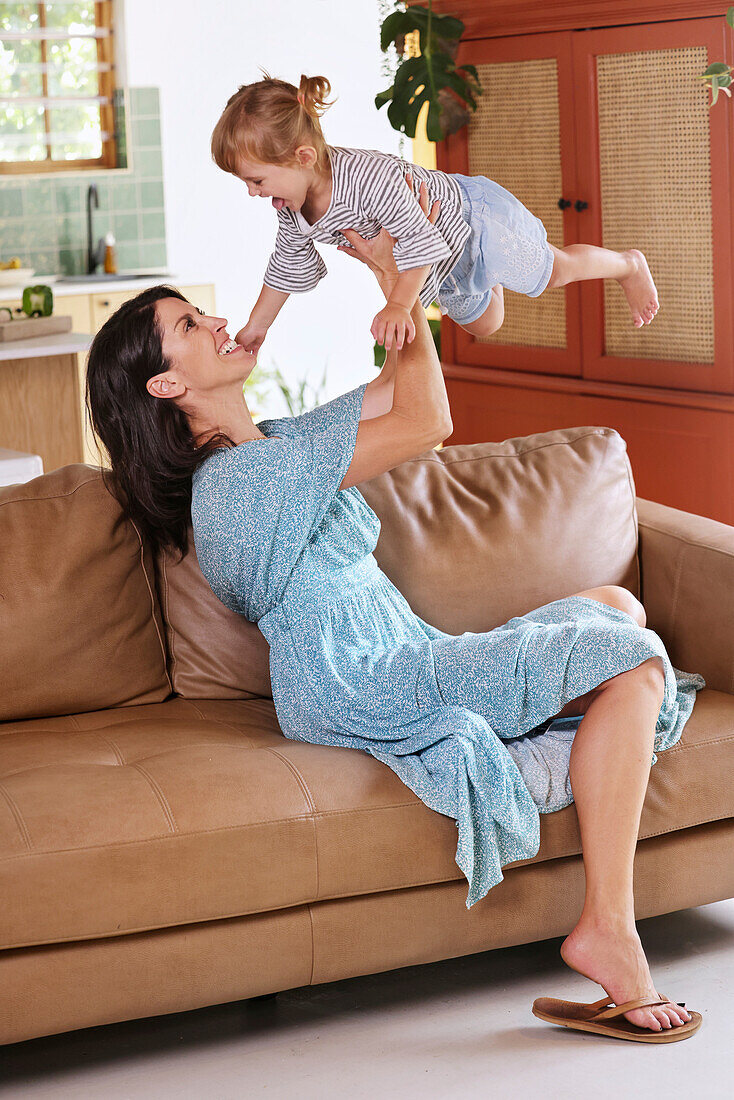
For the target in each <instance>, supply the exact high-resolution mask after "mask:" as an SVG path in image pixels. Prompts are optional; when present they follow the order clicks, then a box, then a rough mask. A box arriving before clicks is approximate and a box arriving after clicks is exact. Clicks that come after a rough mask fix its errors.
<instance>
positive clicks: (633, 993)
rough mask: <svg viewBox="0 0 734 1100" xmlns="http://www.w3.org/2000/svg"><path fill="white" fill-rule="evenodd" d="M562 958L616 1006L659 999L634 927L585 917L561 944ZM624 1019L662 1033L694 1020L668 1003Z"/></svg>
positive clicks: (632, 1013)
mask: <svg viewBox="0 0 734 1100" xmlns="http://www.w3.org/2000/svg"><path fill="white" fill-rule="evenodd" d="M561 958H562V959H563V961H564V962H565V963H566V965H567V966H570V967H571V969H572V970H577V971H578V972H579V974H583V975H584V977H586V978H591V979H592V981H595V982H598V983H599V985H600V986H602V988H603V989H604V990H605V991H606V993H607V994H608V995H609V996H610V997H611V998H612V1000H613V1001H614V1003H615V1004H623V1003H624V1001H632V1000H634V999H635V998H637V997H646V996H648V995H649V996H651V997H658V996H659V994H658V993H657V991H656V989H655V986H654V985H653V982H652V977H651V975H650V968H649V966H648V965H647V959H646V958H645V953H644V951H643V950H642V944H641V943H640V937H639V936H638V934H637V930H636V928H635V926H634V924H632V925H631V926H628V925H626V924H620V925H617V924H613V923H611V922H610V923H608V924H602V923H600V922H599V921H596V920H594V919H590V918H584V917H583V916H582V917H581V919H580V920H579V923H578V924H577V925H576V927H575V928H574V930H573V932H571V934H570V936H567V937H566V939H565V940H564V941H563V943H562V944H561ZM625 1018H626V1019H627V1020H629V1021H630V1023H633V1024H636V1025H637V1027H647V1028H650V1029H651V1030H652V1031H662V1030H663V1029H664V1028H671V1027H679V1026H680V1025H681V1024H683V1023H685V1022H686V1021H687V1020H690V1019H691V1016H690V1013H688V1012H686V1010H685V1008H681V1007H680V1006H679V1005H676V1004H672V1003H667V1004H665V1005H660V1007H658V1008H638V1009H635V1010H634V1011H633V1012H625Z"/></svg>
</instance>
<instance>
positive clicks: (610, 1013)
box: [589, 997, 668, 1020]
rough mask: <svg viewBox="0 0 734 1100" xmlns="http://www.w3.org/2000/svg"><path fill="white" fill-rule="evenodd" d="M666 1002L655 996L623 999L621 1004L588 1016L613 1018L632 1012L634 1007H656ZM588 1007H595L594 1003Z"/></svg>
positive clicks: (603, 1018)
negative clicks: (631, 999) (629, 999)
mask: <svg viewBox="0 0 734 1100" xmlns="http://www.w3.org/2000/svg"><path fill="white" fill-rule="evenodd" d="M664 1004H668V1001H667V1000H665V999H663V1000H660V999H659V998H657V997H636V998H635V999H634V1000H633V1001H625V1002H624V1004H621V1005H612V1006H611V1008H603V1009H602V1010H601V1011H600V1012H596V1013H595V1014H594V1015H593V1016H590V1017H589V1019H591V1020H614V1019H615V1018H616V1017H617V1016H624V1014H625V1012H633V1011H634V1010H635V1009H636V1008H656V1007H659V1006H660V1005H664ZM589 1007H591V1008H595V1007H596V1006H595V1005H590V1006H589Z"/></svg>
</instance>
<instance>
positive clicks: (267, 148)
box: [212, 74, 658, 352]
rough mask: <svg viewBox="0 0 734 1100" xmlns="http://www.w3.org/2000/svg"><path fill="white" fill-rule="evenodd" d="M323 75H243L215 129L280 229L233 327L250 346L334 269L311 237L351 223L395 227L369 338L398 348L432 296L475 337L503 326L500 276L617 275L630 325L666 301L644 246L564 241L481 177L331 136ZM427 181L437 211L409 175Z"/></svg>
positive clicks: (522, 281) (329, 237) (562, 278)
mask: <svg viewBox="0 0 734 1100" xmlns="http://www.w3.org/2000/svg"><path fill="white" fill-rule="evenodd" d="M330 91H331V86H330V84H329V82H328V80H326V78H325V77H323V76H314V77H306V76H302V77H301V81H300V86H299V88H295V87H294V85H293V84H288V83H287V82H286V81H283V80H276V79H273V78H271V77H270V76H268V75H267V74H266V75H265V77H264V78H263V79H262V80H260V81H257V82H256V83H254V84H248V85H245V86H242V87H240V89H239V91H237V92H236V93H235V94H234V95H233V96H231V98H230V99H229V101H228V102H227V106H226V107H225V109H224V112H223V114H222V116H221V118H220V119H219V121H218V122H217V124H216V126H215V128H214V132H213V134H212V156H213V158H214V160H215V162H216V163H217V165H218V166H219V167H220V168H222V169H223V170H224V171H225V172H230V173H232V175H235V176H237V177H239V179H241V180H243V182H244V183H246V185H247V189H248V191H249V193H250V195H252V196H254V197H260V198H269V199H270V200H271V202H272V205H273V207H274V208H275V210H276V213H277V218H278V233H277V237H276V241H275V249H274V251H273V253H272V255H271V257H270V260H269V262H268V265H267V268H266V270H265V275H264V279H263V287H262V290H261V292H260V295H259V297H258V300H257V302H256V303H255V306H254V308H253V310H252V312H251V314H250V318H249V320H248V322H247V324H246V325H245V326H244V328H242V329H240V331H239V332H238V333H237V336H236V338H235V339H236V340H237V341H238V343H240V344H242V345H243V346H244V347H245V348H247V349H248V350H250V351H254V352H256V351H257V350H258V349H259V348H260V345H261V344H262V342H263V340H264V339H265V335H266V333H267V331H268V329H269V328H270V326H271V325H272V323H273V321H274V320H275V318H276V317H277V315H278V313H279V312H280V310H281V308H282V306H283V305H284V303H285V302H286V301H287V299H288V296H289V295H290V294H292V293H293V292H296V293H298V292H302V291H306V290H313V288H314V287H315V286H316V285H317V283H318V282H319V281H320V280H321V279H322V278H323V277H324V275H325V274H326V266H325V264H324V261H323V259H322V258H321V256H320V254H319V252H318V251H317V250H316V248H315V246H314V241H319V242H322V243H324V244H333V245H337V246H338V247H339V248H340V249H341V250H342V251H349V247H350V246H349V243H348V241H347V239H346V237H345V236H344V234H343V233H342V230H343V229H353V230H355V231H356V232H357V233H359V234H360V235H361V236H362V237H364V238H365V239H372V238H374V237H376V236H377V235H378V233H379V232H380V229H381V227H384V228H385V229H386V230H387V231H388V232H389V233H390V234H391V236H392V237H394V238H395V245H394V248H393V254H394V256H395V263H396V266H397V269H398V272H399V276H398V278H397V280H396V283H395V287H394V290H393V292H392V294H391V295H390V298H389V299H388V301H387V302H386V303H385V306H384V307H383V309H381V310H380V312H379V313H378V314H377V316H376V317H375V319H374V321H373V322H372V328H371V331H372V335H373V337H374V338H375V340H376V341H377V342H378V343H380V344H384V345H385V348H386V349H390V348H391V347H392V346H393V344H394V345H395V346H397V347H402V346H403V343H404V341H405V340H406V339H407V340H408V341H409V342H410V341H411V340H412V339H413V338H414V336H415V327H414V325H413V322H412V320H411V317H410V311H411V309H412V307H413V305H414V303H415V300H416V298H417V297H420V300H421V302H422V303H423V305H424V306H429V305H430V304H431V303H432V302H433V301H434V300H437V301H438V304H439V306H440V309H441V312H442V313H445V314H448V316H449V317H450V318H451V319H452V320H453V321H455V322H456V323H457V324H458V325H460V326H461V327H462V328H464V329H466V331H467V332H470V333H472V335H474V336H488V335H490V334H491V333H492V332H495V331H496V330H497V329H498V328H499V327H500V325H501V324H502V321H503V318H504V306H503V297H502V292H503V287H505V288H507V289H508V290H514V291H516V292H518V293H521V294H527V295H528V296H529V297H531V298H535V297H537V296H538V295H539V294H542V292H543V291H544V290H545V289H546V288H547V287H558V286H565V285H566V284H567V283H572V282H577V281H579V280H582V279H606V278H610V279H616V280H617V281H618V282H619V284H620V286H621V287H622V289H623V290H624V293H625V295H626V296H627V301H628V303H629V306H630V310H631V313H632V318H633V322H634V324H635V327H637V328H640V327H641V326H642V325H643V324H649V323H650V321H651V320H652V319H653V317H654V316H655V314H656V313H657V310H658V298H657V292H656V290H655V284H654V282H653V280H652V276H651V275H650V270H649V268H648V266H647V261H646V260H645V257H644V256H643V254H642V253H641V252H639V251H637V249H633V248H631V249H628V250H627V251H626V252H613V251H610V250H609V249H607V248H598V247H596V246H595V245H588V244H572V245H568V246H567V247H566V248H556V247H555V246H554V245H552V244H550V243H549V242H548V240H547V233H546V229H545V226H544V225H543V223H542V222H541V221H540V219H539V218H536V217H535V215H533V214H531V213H530V211H529V210H528V209H527V208H526V207H525V206H523V204H522V203H521V202H520V201H519V200H518V199H516V198H515V197H514V195H511V194H510V192H509V191H506V190H505V188H504V187H500V185H499V184H497V183H494V182H493V181H492V180H490V179H488V178H487V177H486V176H462V175H456V174H448V173H446V172H440V171H436V170H431V169H427V168H422V167H420V166H418V165H413V164H411V165H408V164H407V163H406V162H405V161H403V160H402V159H401V158H400V157H397V156H395V155H393V154H392V153H381V152H378V151H377V150H374V149H348V148H342V147H339V146H332V145H327V143H326V141H325V139H324V135H323V133H322V131H321V124H320V121H319V119H320V115H321V114H322V113H323V112H324V110H326V108H327V107H328V106H329V105H330V104H329V102H328V101H327V99H326V97H327V96H328V95H329V93H330ZM407 171H409V172H410V173H411V174H412V177H413V181H414V182H413V187H414V188H415V191H416V193H417V192H418V190H419V188H420V184H421V182H425V183H426V186H427V188H428V197H429V202H430V205H429V209H430V208H431V207H432V206H433V203H434V201H435V200H436V199H439V200H440V205H439V213H438V218H437V219H436V222H435V224H431V222H429V220H428V218H427V217H426V215H425V214H424V213H423V211H422V210H421V208H420V206H419V204H418V202H416V201H415V199H414V197H413V194H411V191H410V189H409V188H408V187H407V186H406V183H405V174H406V172H407Z"/></svg>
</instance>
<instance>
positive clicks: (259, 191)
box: [237, 147, 315, 210]
mask: <svg viewBox="0 0 734 1100" xmlns="http://www.w3.org/2000/svg"><path fill="white" fill-rule="evenodd" d="M309 149H310V147H309ZM302 151H303V147H299V148H298V149H297V150H296V156H297V157H298V159H299V160H301V161H303V163H302V164H301V165H300V166H294V167H286V166H285V165H282V164H259V163H258V162H257V161H251V160H246V159H245V158H244V157H241V158H240V160H239V164H238V170H237V175H238V176H239V178H240V179H241V180H242V182H243V183H245V184H246V185H247V190H248V192H249V193H250V195H251V196H252V197H253V198H262V199H271V200H272V204H273V206H274V207H275V209H276V210H281V209H282V208H283V207H284V206H288V207H290V209H291V210H300V209H301V207H302V206H303V204H304V202H305V201H306V195H307V192H308V189H309V187H310V186H311V184H312V183H313V181H314V171H313V164H312V163H311V161H312V158H311V157H310V156H307V157H305V158H303V156H302V155H299V154H302ZM310 152H311V153H313V154H314V159H315V150H313V149H310Z"/></svg>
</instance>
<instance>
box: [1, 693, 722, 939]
mask: <svg viewBox="0 0 734 1100" xmlns="http://www.w3.org/2000/svg"><path fill="white" fill-rule="evenodd" d="M733 768H734V696H731V695H726V694H724V693H721V692H715V691H711V690H709V689H704V690H703V691H701V692H699V693H698V695H697V697H696V705H695V707H694V710H693V714H692V715H691V717H690V719H689V721H688V723H687V725H686V728H685V730H684V736H683V738H682V740H681V741H680V742H679V744H678V745H677V746H676V747H675V748H673V749H670V750H668V751H667V752H664V753H661V754H660V759H659V762H658V763H657V764H656V765H655V767H654V768H653V769H652V772H651V778H650V785H649V788H648V793H647V798H646V801H645V807H644V810H643V815H642V823H641V829H640V836H641V837H642V838H644V837H649V836H656V835H658V834H660V833H665V832H672V831H675V830H678V829H684V828H688V827H691V826H694V825H698V824H700V823H702V822H707V821H715V820H719V819H722V818H728V817H734V784H732V782H731V775H732V770H733ZM0 793H1V794H2V798H0V896H2V898H3V899H4V903H3V905H2V906H1V907H0V947H2V948H12V947H22V946H26V945H31V944H40V943H53V942H59V941H64V940H81V939H91V938H97V937H104V936H114V935H124V934H127V933H132V932H138V931H141V930H145V929H151V928H162V927H167V926H171V925H179V924H188V923H192V922H197V921H207V920H213V919H218V918H224V917H231V916H240V915H245V914H249V913H257V912H263V911H269V910H272V909H279V908H283V907H287V906H292V905H299V904H302V903H304V902H315V901H319V900H323V899H326V898H335V897H343V896H346V897H349V896H353V895H357V894H367V893H374V892H378V891H385V890H395V889H401V888H406V887H410V886H416V885H425V884H429V883H437V882H443V881H449V880H454V879H460V878H461V877H462V876H461V873H460V871H459V869H458V867H457V866H456V864H455V862H454V854H455V850H456V825H455V823H454V821H453V819H452V818H448V817H444V816H442V815H441V814H438V813H435V812H434V811H433V810H430V809H428V808H427V807H426V806H424V805H423V803H422V802H420V801H419V799H418V798H417V797H416V796H415V795H414V794H413V793H412V792H411V791H410V790H408V788H407V787H405V786H404V785H403V784H402V783H401V782H400V780H399V779H398V778H397V776H396V775H395V774H394V773H393V772H392V771H391V770H390V769H389V768H388V767H386V766H385V765H383V764H381V763H380V762H379V761H377V760H375V759H374V758H373V757H371V756H369V755H367V754H366V753H364V752H361V751H360V750H357V749H342V748H334V747H331V746H320V745H311V744H307V743H304V742H297V741H289V740H287V739H286V738H285V737H283V735H282V733H281V732H280V730H279V727H278V724H277V720H276V717H275V711H274V709H273V704H272V702H271V701H270V700H266V699H251V700H223V701H217V700H201V701H191V700H184V699H171V700H169V701H166V702H163V703H158V704H149V705H143V706H139V707H125V708H117V709H112V710H105V711H97V712H92V713H84V714H78V715H75V716H70V717H65V718H46V719H33V720H26V721H22V722H6V723H4V724H3V725H0ZM579 851H580V841H579V833H578V823H577V818H576V812H575V808H574V807H573V806H569V807H568V808H567V809H565V810H562V811H560V812H559V813H555V814H549V815H545V816H543V817H541V848H540V851H539V852H538V855H537V856H536V857H535V860H538V861H539V860H550V859H555V858H558V857H561V856H568V855H572V854H574V853H578V852H579ZM525 862H534V861H525ZM491 900H492V895H491V892H490V894H489V895H488V898H487V899H486V901H484V902H482V903H480V904H491Z"/></svg>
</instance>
